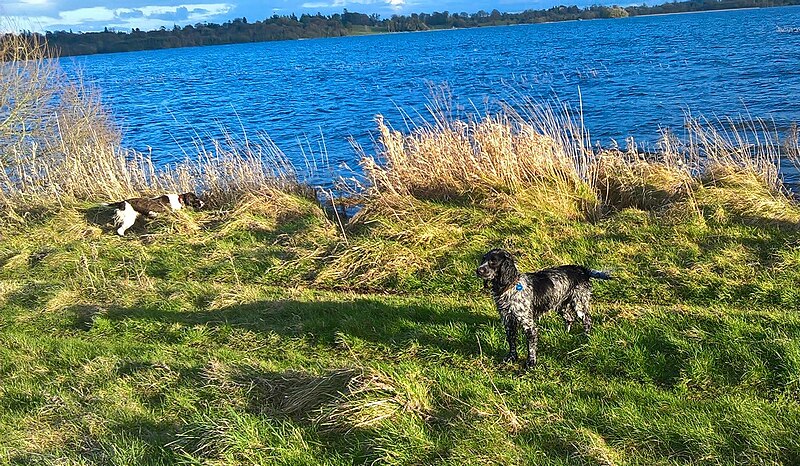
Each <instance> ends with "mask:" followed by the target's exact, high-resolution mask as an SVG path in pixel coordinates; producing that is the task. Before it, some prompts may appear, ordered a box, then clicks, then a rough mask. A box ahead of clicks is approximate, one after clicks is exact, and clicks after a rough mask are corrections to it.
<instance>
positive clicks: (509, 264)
mask: <svg viewBox="0 0 800 466" xmlns="http://www.w3.org/2000/svg"><path fill="white" fill-rule="evenodd" d="M497 277H498V278H499V279H500V283H501V284H502V286H508V285H510V284H511V282H513V281H514V280H516V279H517V266H516V264H514V257H512V256H511V254H509V253H507V252H505V251H504V252H503V260H502V261H501V262H500V268H499V270H498V273H497Z"/></svg>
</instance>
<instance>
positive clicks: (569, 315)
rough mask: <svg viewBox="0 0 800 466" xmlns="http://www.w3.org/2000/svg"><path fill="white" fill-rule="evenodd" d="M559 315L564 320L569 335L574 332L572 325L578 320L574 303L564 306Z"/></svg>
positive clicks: (559, 310)
mask: <svg viewBox="0 0 800 466" xmlns="http://www.w3.org/2000/svg"><path fill="white" fill-rule="evenodd" d="M558 313H559V314H561V318H562V319H564V326H565V327H566V328H567V333H569V332H570V330H572V324H573V323H574V322H575V319H576V318H577V315H576V312H575V305H574V304H573V303H572V302H570V303H567V304H564V305H563V306H561V307H560V308H559V309H558Z"/></svg>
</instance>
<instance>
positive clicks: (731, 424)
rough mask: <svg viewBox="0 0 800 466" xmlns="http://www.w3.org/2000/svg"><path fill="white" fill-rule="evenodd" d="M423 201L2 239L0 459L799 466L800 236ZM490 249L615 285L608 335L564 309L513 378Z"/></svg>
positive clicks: (300, 202) (8, 231) (85, 225)
mask: <svg viewBox="0 0 800 466" xmlns="http://www.w3.org/2000/svg"><path fill="white" fill-rule="evenodd" d="M518 197H520V198H522V199H524V196H518ZM406 201H407V202H406V204H405V206H404V207H403V208H404V209H405V210H404V211H403V215H397V216H395V215H393V214H392V213H391V212H386V211H381V210H379V209H374V210H372V211H371V212H365V214H364V215H363V218H362V219H361V220H360V221H358V222H356V223H354V224H353V225H351V226H349V227H348V228H347V229H346V234H347V239H346V241H345V239H343V238H342V236H341V235H340V234H339V233H338V231H339V226H338V225H336V224H335V223H333V222H330V221H328V220H327V219H326V218H325V216H324V214H323V213H322V211H321V210H320V209H319V208H318V207H317V206H316V205H315V204H314V203H313V202H309V201H306V200H304V199H302V198H297V197H292V196H285V197H283V198H280V199H277V200H276V199H272V200H271V201H270V203H268V205H264V206H259V203H250V204H247V203H246V204H245V205H243V206H241V207H240V208H238V209H236V210H234V211H232V212H202V213H187V214H181V215H178V216H175V217H174V218H168V219H163V220H158V221H153V222H150V223H149V224H148V225H147V227H146V228H144V227H137V228H134V230H132V231H131V232H129V236H128V237H125V238H119V237H117V236H115V235H113V234H112V233H111V232H110V228H109V227H108V225H107V220H108V213H107V212H104V211H103V210H102V209H98V208H96V207H95V206H93V205H89V204H83V205H75V206H71V207H69V206H68V207H65V208H64V209H63V210H60V211H58V212H55V211H52V212H50V211H42V212H32V213H29V214H27V217H26V222H25V223H7V224H5V225H3V226H0V235H1V240H0V241H1V242H0V463H5V464H43V465H45V464H46V465H50V464H65V465H73V464H74V465H84V464H85V465H88V464H97V465H100V464H102V465H105V464H120V465H122V464H125V465H147V464H153V465H156V464H293V465H295V464H342V465H344V464H348V465H349V464H365V463H366V464H373V463H374V464H458V465H463V464H502V465H507V464H648V465H649V464H755V463H759V464H798V463H800V437H798V435H797V432H798V431H800V405H799V404H798V403H799V402H800V313H798V309H800V286H798V284H799V283H800V234H799V233H798V228H797V225H796V224H792V223H791V222H786V221H777V220H775V219H773V218H770V217H769V216H764V217H761V218H760V217H758V215H756V214H753V212H748V213H747V215H744V214H743V213H742V212H741V211H736V210H735V209H729V208H726V207H725V206H724V205H715V204H713V202H711V201H709V202H705V203H703V202H704V201H702V200H701V201H700V204H699V207H698V209H697V210H698V212H699V214H696V215H687V214H686V213H685V212H687V210H689V209H686V208H685V206H674V208H667V209H666V210H661V211H658V212H646V211H641V210H636V209H625V210H622V211H620V212H617V213H613V214H609V215H606V216H604V217H603V218H601V219H599V220H594V221H587V220H581V219H574V218H569V216H559V215H554V214H545V213H542V212H541V210H540V209H536V208H535V204H533V203H525V202H522V203H520V204H516V205H510V206H506V207H505V208H502V209H498V208H483V207H480V206H477V205H473V204H469V203H460V204H459V203H442V202H432V201H419V200H413V199H407V200H406ZM795 208H796V207H793V206H789V207H787V209H795ZM492 246H503V247H507V248H509V249H511V250H513V251H514V252H515V253H516V254H517V255H518V257H519V262H520V265H521V267H522V268H523V269H525V270H532V269H534V268H538V267H544V266H549V265H554V264H558V263H567V262H577V263H582V264H585V265H588V266H592V267H596V268H610V269H612V270H613V271H614V273H615V274H616V275H617V276H618V280H615V281H612V282H602V283H597V284H596V285H595V292H594V296H595V299H594V303H593V311H594V312H593V313H594V315H595V322H596V324H595V327H594V331H593V333H592V335H591V336H589V337H585V336H583V335H581V334H578V333H574V334H567V333H566V332H565V331H564V329H563V324H562V323H561V322H560V321H559V320H558V318H557V317H556V316H555V315H550V316H547V317H546V318H545V319H543V322H542V327H543V331H542V335H541V338H540V345H539V354H540V365H539V366H537V368H536V369H534V370H532V371H529V372H524V373H523V372H520V370H519V368H518V367H514V366H510V365H503V364H501V363H500V359H501V358H502V356H503V355H504V353H505V351H506V348H505V341H504V334H503V330H502V328H501V324H500V322H499V319H498V318H497V316H496V311H495V309H494V306H493V303H492V301H491V299H490V298H489V297H488V296H487V295H486V294H485V292H483V291H481V290H480V283H479V281H478V280H477V279H475V278H474V276H473V273H474V272H473V270H474V267H475V265H476V261H477V258H478V257H479V255H480V254H481V253H482V252H484V251H485V250H486V249H488V248H489V247H492Z"/></svg>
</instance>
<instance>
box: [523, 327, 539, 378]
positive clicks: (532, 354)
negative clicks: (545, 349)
mask: <svg viewBox="0 0 800 466" xmlns="http://www.w3.org/2000/svg"><path fill="white" fill-rule="evenodd" d="M525 336H526V337H527V339H528V359H527V360H526V361H525V368H526V369H531V368H532V367H533V366H535V365H536V346H537V345H538V344H539V327H538V325H536V322H533V324H532V326H531V327H530V328H526V329H525Z"/></svg>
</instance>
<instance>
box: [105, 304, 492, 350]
mask: <svg viewBox="0 0 800 466" xmlns="http://www.w3.org/2000/svg"><path fill="white" fill-rule="evenodd" d="M387 301H389V302H387ZM106 317H107V318H108V319H110V320H117V321H121V320H127V319H132V320H150V321H157V322H160V323H175V324H181V325H186V326H193V325H206V326H211V327H214V326H220V327H221V326H230V327H233V328H241V329H246V330H250V331H255V332H259V333H273V332H274V333H276V334H278V335H281V336H285V337H305V338H309V339H311V340H312V341H314V342H316V343H317V344H323V345H327V346H336V345H337V340H339V338H340V336H341V335H344V336H347V337H354V338H357V339H361V340H365V341H369V342H372V343H376V344H379V345H383V346H385V347H387V348H389V349H394V350H402V349H406V348H407V347H408V346H409V344H411V343H414V342H415V343H419V344H420V345H422V346H427V347H433V348H437V349H438V350H440V351H444V352H449V353H458V354H463V355H473V356H474V355H478V354H479V353H480V349H479V347H478V345H477V343H476V332H477V330H478V328H479V327H481V326H488V325H495V324H496V319H493V318H490V317H489V316H486V315H483V314H477V313H474V312H470V310H469V309H468V308H466V307H463V306H458V305H455V304H454V305H445V306H437V305H426V304H417V303H408V302H404V301H403V300H398V301H396V302H392V301H391V300H389V299H387V300H378V299H374V298H356V299H352V300H342V301H297V300H290V299H281V300H275V301H257V302H253V303H247V304H241V305H234V306H228V307H224V308H221V309H216V310H200V311H193V312H173V311H169V310H162V309H159V308H156V307H152V308H147V309H141V308H135V309H125V308H112V309H109V311H108V313H107V314H106Z"/></svg>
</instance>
